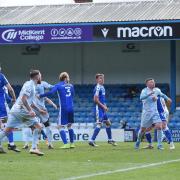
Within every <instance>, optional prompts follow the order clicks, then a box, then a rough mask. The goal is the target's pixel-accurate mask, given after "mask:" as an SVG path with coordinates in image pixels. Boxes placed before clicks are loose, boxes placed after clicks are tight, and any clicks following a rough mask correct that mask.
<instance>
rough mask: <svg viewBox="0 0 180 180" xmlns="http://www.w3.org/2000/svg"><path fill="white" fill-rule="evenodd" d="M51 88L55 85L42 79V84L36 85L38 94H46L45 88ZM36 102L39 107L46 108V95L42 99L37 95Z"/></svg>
mask: <svg viewBox="0 0 180 180" xmlns="http://www.w3.org/2000/svg"><path fill="white" fill-rule="evenodd" d="M51 88H53V86H52V85H51V84H48V83H47V82H45V81H42V82H41V84H38V85H37V86H36V94H37V95H40V94H44V93H45V90H49V89H51ZM34 103H35V105H36V106H37V107H38V108H43V109H45V98H44V97H43V98H40V99H38V98H37V97H36V98H35V101H34Z"/></svg>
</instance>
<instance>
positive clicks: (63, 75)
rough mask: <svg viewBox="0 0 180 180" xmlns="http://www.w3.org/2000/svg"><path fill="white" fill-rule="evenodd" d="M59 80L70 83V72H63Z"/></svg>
mask: <svg viewBox="0 0 180 180" xmlns="http://www.w3.org/2000/svg"><path fill="white" fill-rule="evenodd" d="M59 80H60V81H65V82H67V83H69V81H70V78H69V74H68V73H67V72H62V73H61V74H60V75H59Z"/></svg>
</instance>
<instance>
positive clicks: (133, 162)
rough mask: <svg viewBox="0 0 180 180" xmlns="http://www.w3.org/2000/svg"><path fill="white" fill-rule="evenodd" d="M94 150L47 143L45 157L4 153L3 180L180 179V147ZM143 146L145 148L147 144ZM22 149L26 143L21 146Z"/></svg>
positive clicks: (0, 168) (131, 145)
mask: <svg viewBox="0 0 180 180" xmlns="http://www.w3.org/2000/svg"><path fill="white" fill-rule="evenodd" d="M98 144H99V145H100V146H99V147H96V148H93V147H90V146H89V145H88V144H87V143H77V144H76V145H77V147H76V148H75V149H68V150H62V149H60V148H59V147H60V146H61V145H62V144H61V143H60V142H59V143H54V148H55V149H54V150H48V149H47V147H46V145H45V144H44V142H41V144H40V149H41V150H42V151H43V152H44V153H45V156H42V157H40V156H36V155H31V154H29V152H28V151H27V150H22V152H21V153H19V154H17V153H15V152H10V151H8V153H7V154H0V180H76V179H82V180H83V179H84V180H85V179H87V180H110V179H112V180H116V179H117V180H121V179H125V180H129V179H133V180H141V179H142V180H169V179H171V180H179V179H180V144H178V143H177V144H175V145H176V149H175V150H169V146H168V145H167V144H164V147H165V150H163V151H160V150H157V149H156V148H154V149H153V150H144V149H140V150H135V149H134V143H118V146H117V147H113V146H111V145H109V144H107V143H98ZM142 145H145V143H143V144H142ZM18 147H19V148H21V147H22V143H18Z"/></svg>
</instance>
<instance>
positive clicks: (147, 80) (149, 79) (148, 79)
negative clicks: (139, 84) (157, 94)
mask: <svg viewBox="0 0 180 180" xmlns="http://www.w3.org/2000/svg"><path fill="white" fill-rule="evenodd" d="M152 80H154V79H153V78H147V79H146V80H145V83H146V84H147V82H149V81H152Z"/></svg>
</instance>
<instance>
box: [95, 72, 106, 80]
mask: <svg viewBox="0 0 180 180" xmlns="http://www.w3.org/2000/svg"><path fill="white" fill-rule="evenodd" d="M100 76H104V74H102V73H97V74H96V76H95V78H96V79H98V78H99V77H100Z"/></svg>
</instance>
